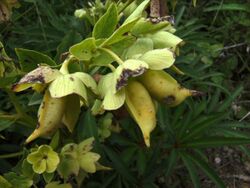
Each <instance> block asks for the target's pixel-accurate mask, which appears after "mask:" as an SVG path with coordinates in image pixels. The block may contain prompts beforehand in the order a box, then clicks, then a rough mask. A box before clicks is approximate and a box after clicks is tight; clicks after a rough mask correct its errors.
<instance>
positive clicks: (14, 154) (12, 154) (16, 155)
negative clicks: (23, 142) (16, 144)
mask: <svg viewBox="0 0 250 188" xmlns="http://www.w3.org/2000/svg"><path fill="white" fill-rule="evenodd" d="M21 155H23V151H19V152H16V153H10V154H4V155H0V159H6V158H13V157H18V156H21Z"/></svg>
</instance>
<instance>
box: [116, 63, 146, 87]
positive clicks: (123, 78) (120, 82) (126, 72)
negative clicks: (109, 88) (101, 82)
mask: <svg viewBox="0 0 250 188" xmlns="http://www.w3.org/2000/svg"><path fill="white" fill-rule="evenodd" d="M145 71H146V68H145V67H139V68H138V69H136V70H131V69H123V71H122V73H121V75H120V77H119V78H118V79H117V84H116V90H117V91H118V90H120V89H121V88H122V87H123V86H126V85H127V81H128V79H129V77H137V76H140V75H142V74H143V73H144V72H145Z"/></svg>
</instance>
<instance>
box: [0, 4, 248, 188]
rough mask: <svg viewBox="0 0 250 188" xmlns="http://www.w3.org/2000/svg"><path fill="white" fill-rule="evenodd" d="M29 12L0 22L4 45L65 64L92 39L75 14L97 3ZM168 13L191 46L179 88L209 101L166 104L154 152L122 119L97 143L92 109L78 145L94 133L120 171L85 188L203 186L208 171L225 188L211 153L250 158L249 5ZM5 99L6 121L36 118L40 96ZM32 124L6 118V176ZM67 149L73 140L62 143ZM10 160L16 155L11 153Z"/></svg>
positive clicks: (106, 159)
mask: <svg viewBox="0 0 250 188" xmlns="http://www.w3.org/2000/svg"><path fill="white" fill-rule="evenodd" d="M89 2H90V1H89ZM21 5H22V6H21V7H20V8H19V9H15V10H14V12H13V15H12V18H11V20H10V21H9V22H7V23H2V24H1V25H0V33H1V34H0V40H1V41H2V42H3V43H4V46H5V48H6V51H7V52H8V54H9V55H10V56H11V57H15V53H14V48H19V47H20V48H27V49H32V50H37V51H40V52H43V53H45V54H47V55H49V56H50V57H52V58H53V59H55V60H56V61H57V63H59V60H60V55H61V54H62V53H63V52H66V51H67V50H68V48H69V47H70V46H71V45H73V44H75V43H77V42H80V41H81V40H82V39H84V38H86V37H87V36H88V35H89V34H90V32H91V29H92V28H91V27H92V26H91V24H90V23H89V22H88V21H86V20H80V19H77V18H75V17H74V11H75V9H77V8H82V7H85V6H88V2H85V1H76V0H64V1H63V3H62V1H59V0H50V1H48V0H46V1H39V0H25V1H23V2H21ZM168 8H169V13H170V14H173V15H174V16H175V27H176V29H177V32H176V34H177V35H178V36H180V37H181V38H183V39H184V40H185V42H186V44H185V45H184V46H183V47H182V48H181V51H180V56H179V57H178V59H177V64H176V65H177V66H178V67H179V68H180V69H181V70H182V71H183V72H185V75H183V76H181V77H180V76H179V77H178V78H179V81H180V82H181V83H182V84H183V85H184V86H186V87H190V88H195V89H198V90H201V91H204V92H206V96H203V97H201V98H199V99H191V98H190V99H188V100H187V101H186V102H185V103H183V104H181V105H180V106H178V107H176V108H168V107H165V106H163V105H162V106H160V107H159V111H158V118H159V119H158V125H159V126H158V127H157V129H156V130H155V131H154V132H153V136H152V147H151V148H149V149H148V148H146V147H145V146H144V144H143V140H142V137H141V135H140V134H141V133H140V131H139V129H138V128H137V126H136V125H135V123H134V122H133V120H132V119H131V118H129V117H121V114H114V118H113V124H117V123H119V125H120V126H121V128H122V129H123V131H122V132H121V133H119V134H118V133H115V132H112V134H111V136H110V137H108V138H107V139H105V140H104V142H103V141H102V140H101V139H99V137H98V129H100V121H99V120H98V119H97V118H96V117H94V116H92V115H91V113H90V112H89V111H84V112H83V113H82V114H81V116H80V119H79V122H78V125H77V128H76V131H75V133H74V136H72V138H74V139H75V141H76V142H80V141H81V140H83V139H85V138H88V137H90V136H94V137H95V138H96V140H97V142H96V145H95V150H96V152H98V153H99V154H100V155H101V156H102V159H101V160H102V163H103V164H105V165H106V166H110V167H112V168H113V170H112V171H108V172H106V171H105V172H98V173H97V174H95V175H92V176H90V177H89V179H88V180H87V181H86V182H85V184H86V187H110V186H111V185H112V187H145V188H146V187H150V188H151V187H161V186H162V187H180V186H184V185H185V183H184V182H187V183H188V184H189V183H190V181H192V183H193V186H194V187H201V182H200V176H201V174H205V175H206V176H207V177H209V178H210V179H211V180H212V181H213V182H214V184H215V185H217V186H218V187H225V185H224V183H223V182H222V180H221V179H220V178H219V176H218V175H217V174H216V172H215V171H214V170H213V167H211V166H210V165H209V161H208V158H209V156H207V153H206V149H207V148H209V147H218V146H219V147H221V146H225V145H237V147H239V148H240V149H242V152H245V154H246V155H248V156H249V157H250V155H249V154H250V151H249V150H248V148H247V147H246V146H242V145H241V144H246V143H249V142H250V135H249V131H248V129H249V128H250V124H249V118H248V117H247V116H246V115H247V114H248V113H249V112H250V105H249V104H250V102H249V100H250V97H249V96H250V95H249V93H250V85H249V81H250V76H249V75H250V65H249V62H250V60H249V58H250V56H249V51H250V46H249V43H250V20H249V12H250V11H249V10H250V3H249V1H244V0H241V1H238V0H237V1H236V0H224V1H223V0H220V1H217V0H211V1H197V4H196V6H195V7H193V5H192V3H191V2H190V1H185V0H179V1H178V2H176V1H168ZM100 11H101V10H100ZM19 74H20V75H19V76H22V75H23V74H24V73H22V72H20V73H19ZM15 79H16V80H17V78H15ZM14 81H15V80H13V82H14ZM0 99H1V100H0V113H1V114H15V106H13V101H15V100H18V101H19V103H20V106H21V108H22V109H23V110H24V112H25V114H27V115H28V116H29V117H32V118H35V117H36V110H37V108H38V104H39V100H40V98H39V96H34V95H31V94H30V93H26V95H19V94H18V95H17V96H13V94H11V93H10V92H9V91H8V90H2V89H1V90H0ZM27 105H29V107H28V108H27V107H26V106H27ZM30 122H32V120H30V121H29V120H27V118H26V119H25V118H24V119H18V120H17V121H16V119H15V118H14V119H10V118H4V117H0V131H1V132H0V134H1V135H0V136H1V138H0V139H1V140H0V166H1V168H0V173H6V172H9V171H10V170H11V169H13V168H14V171H17V172H18V168H20V164H18V163H17V162H18V160H19V159H20V156H19V155H18V152H19V154H20V152H21V153H22V152H23V151H22V150H23V146H22V145H21V144H20V143H23V141H24V138H25V137H27V136H28V135H29V133H31V131H32V126H28V125H30ZM82 124H84V126H81V125H82ZM63 134H65V133H61V135H63ZM60 142H61V143H66V142H67V140H63V136H62V137H61V141H60ZM42 143H48V141H47V140H44V139H39V140H38V141H36V143H34V145H35V144H38V145H40V144H42ZM16 152H17V153H16ZM24 152H25V151H24ZM8 153H16V154H17V156H16V157H15V156H8V155H7V156H5V155H6V154H8ZM188 174H189V177H188ZM19 178H20V177H19ZM184 187H185V186H184ZM191 187H192V186H191Z"/></svg>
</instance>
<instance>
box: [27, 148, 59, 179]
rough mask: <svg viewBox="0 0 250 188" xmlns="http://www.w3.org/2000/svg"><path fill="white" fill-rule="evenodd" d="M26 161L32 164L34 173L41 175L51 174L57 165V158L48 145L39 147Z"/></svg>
mask: <svg viewBox="0 0 250 188" xmlns="http://www.w3.org/2000/svg"><path fill="white" fill-rule="evenodd" d="M27 161H28V162H29V163H30V164H32V168H33V170H34V172H36V173H37V174H42V173H44V172H47V173H52V172H54V171H55V170H56V168H57V165H58V164H59V161H60V159H59V156H58V154H57V153H56V152H54V151H53V149H52V148H51V147H50V146H48V145H42V146H40V147H39V148H38V149H37V151H34V152H32V153H30V154H29V155H28V157H27Z"/></svg>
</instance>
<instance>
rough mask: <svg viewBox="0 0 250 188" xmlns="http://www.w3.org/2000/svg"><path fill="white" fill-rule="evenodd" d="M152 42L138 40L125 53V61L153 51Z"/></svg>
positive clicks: (149, 40)
mask: <svg viewBox="0 0 250 188" xmlns="http://www.w3.org/2000/svg"><path fill="white" fill-rule="evenodd" d="M153 48H154V45H153V41H152V40H151V39H149V38H138V39H137V40H136V41H135V43H134V44H133V45H131V46H130V47H129V48H128V49H127V50H126V53H125V59H129V58H130V59H132V58H136V56H141V55H142V54H144V53H146V52H148V51H150V50H153Z"/></svg>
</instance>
